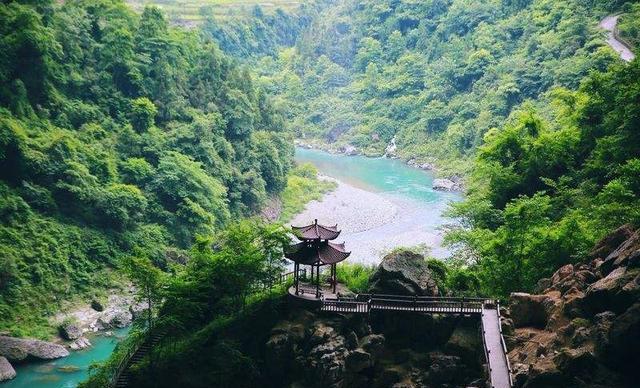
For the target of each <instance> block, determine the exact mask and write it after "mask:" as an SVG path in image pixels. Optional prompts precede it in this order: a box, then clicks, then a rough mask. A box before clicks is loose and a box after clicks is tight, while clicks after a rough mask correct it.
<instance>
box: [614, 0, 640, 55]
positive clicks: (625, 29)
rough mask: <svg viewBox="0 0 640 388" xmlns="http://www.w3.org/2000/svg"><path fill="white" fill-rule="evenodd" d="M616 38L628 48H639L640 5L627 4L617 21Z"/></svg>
mask: <svg viewBox="0 0 640 388" xmlns="http://www.w3.org/2000/svg"><path fill="white" fill-rule="evenodd" d="M618 36H619V39H621V40H622V41H624V43H626V44H627V45H628V46H629V47H631V48H633V49H637V48H638V47H640V4H638V3H627V4H625V6H624V13H623V14H622V15H621V16H620V18H619V19H618Z"/></svg>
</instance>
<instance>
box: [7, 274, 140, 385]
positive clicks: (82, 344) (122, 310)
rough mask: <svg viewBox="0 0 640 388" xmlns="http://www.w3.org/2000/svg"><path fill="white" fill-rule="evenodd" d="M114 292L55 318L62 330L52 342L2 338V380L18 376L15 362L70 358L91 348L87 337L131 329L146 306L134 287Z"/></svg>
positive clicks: (53, 318)
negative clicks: (136, 295) (134, 320)
mask: <svg viewBox="0 0 640 388" xmlns="http://www.w3.org/2000/svg"><path fill="white" fill-rule="evenodd" d="M111 291H112V292H110V294H109V296H108V297H107V298H106V299H104V300H100V299H94V300H90V301H86V303H84V304H80V305H75V306H74V307H72V308H69V310H67V311H65V312H61V313H58V314H56V315H55V316H54V317H52V318H51V325H52V326H53V327H57V328H58V330H59V337H57V338H54V339H52V342H47V341H41V340H36V339H29V338H13V337H9V336H0V381H4V380H9V379H12V378H14V377H16V372H15V370H14V368H13V366H12V365H11V363H13V364H14V365H15V364H16V363H27V362H31V361H38V360H51V359H56V358H61V357H66V356H68V355H69V350H72V351H74V350H81V349H85V348H87V347H90V346H91V342H90V340H89V338H87V334H90V333H97V332H103V334H104V335H110V330H113V329H117V328H124V327H127V326H129V325H130V324H131V323H132V321H133V319H135V318H137V317H138V316H139V315H140V314H142V313H143V312H144V311H145V306H144V304H140V303H137V302H135V298H134V293H135V289H134V288H133V287H126V288H125V289H124V290H120V289H119V290H111Z"/></svg>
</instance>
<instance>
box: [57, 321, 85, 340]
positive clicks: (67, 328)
mask: <svg viewBox="0 0 640 388" xmlns="http://www.w3.org/2000/svg"><path fill="white" fill-rule="evenodd" d="M60 335H61V336H62V338H64V339H66V340H69V341H73V340H77V339H78V338H80V337H82V329H81V328H80V327H79V326H78V325H76V324H75V323H66V324H63V325H62V326H60Z"/></svg>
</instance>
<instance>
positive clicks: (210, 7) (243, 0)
mask: <svg viewBox="0 0 640 388" xmlns="http://www.w3.org/2000/svg"><path fill="white" fill-rule="evenodd" d="M127 2H128V3H129V4H131V6H132V7H133V8H134V9H136V10H138V11H141V10H142V9H143V8H144V6H145V5H147V4H155V5H157V6H158V7H160V8H162V9H163V10H164V11H165V12H166V13H167V15H168V16H169V18H170V19H171V21H173V22H174V23H177V24H182V25H187V26H189V25H196V24H198V23H199V22H201V21H202V20H204V18H205V17H206V15H209V14H213V15H215V16H216V17H228V16H230V15H235V14H243V13H247V12H251V10H252V9H253V7H254V6H255V5H259V6H260V7H261V8H262V11H263V12H265V13H270V12H275V10H276V9H278V8H281V9H282V10H284V11H292V10H295V9H296V8H297V7H298V6H299V5H300V4H301V3H302V2H304V0H299V1H295V0H267V1H259V0H127Z"/></svg>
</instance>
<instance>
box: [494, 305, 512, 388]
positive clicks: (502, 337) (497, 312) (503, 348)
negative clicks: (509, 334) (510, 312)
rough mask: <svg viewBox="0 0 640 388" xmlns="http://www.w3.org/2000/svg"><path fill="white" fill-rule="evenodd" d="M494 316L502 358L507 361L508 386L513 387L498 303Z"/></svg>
mask: <svg viewBox="0 0 640 388" xmlns="http://www.w3.org/2000/svg"><path fill="white" fill-rule="evenodd" d="M496 314H498V328H499V329H500V343H501V344H502V352H503V353H504V358H505V360H506V361H507V370H508V371H509V386H511V387H513V371H512V370H511V363H510V362H509V351H508V350H507V343H506V342H505V341H504V335H502V320H501V319H500V302H499V301H496Z"/></svg>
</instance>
